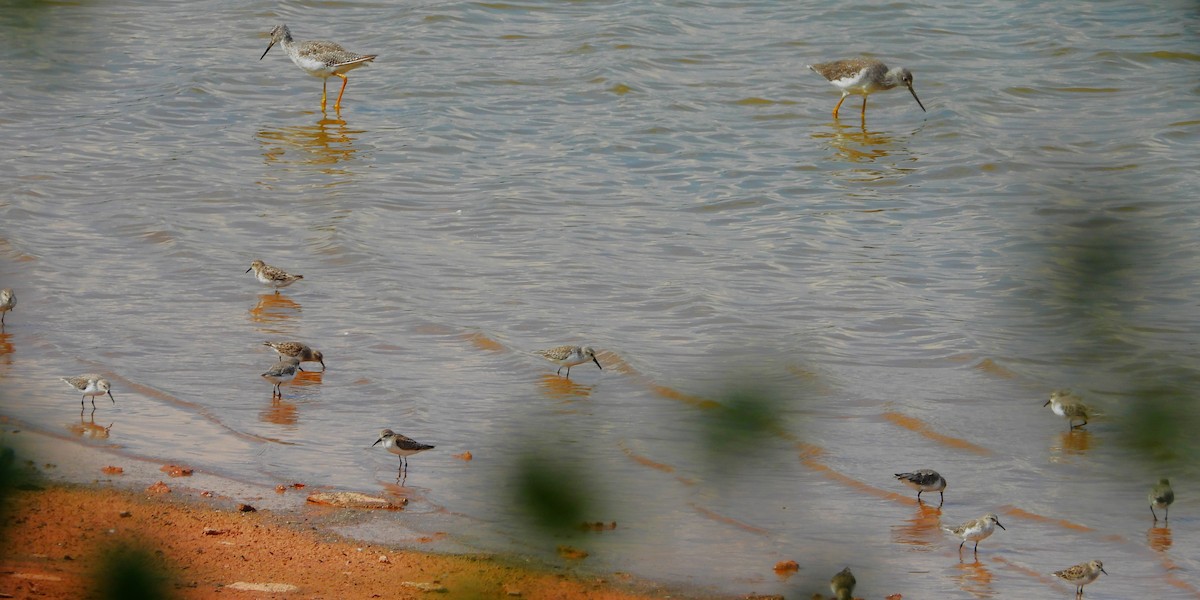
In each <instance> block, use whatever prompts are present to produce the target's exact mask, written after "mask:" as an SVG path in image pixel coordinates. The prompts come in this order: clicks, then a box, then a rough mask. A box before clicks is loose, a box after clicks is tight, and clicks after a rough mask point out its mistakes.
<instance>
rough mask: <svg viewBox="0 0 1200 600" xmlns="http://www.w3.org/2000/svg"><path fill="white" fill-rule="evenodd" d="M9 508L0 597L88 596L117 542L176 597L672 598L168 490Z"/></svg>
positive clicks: (78, 495)
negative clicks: (336, 532)
mask: <svg viewBox="0 0 1200 600" xmlns="http://www.w3.org/2000/svg"><path fill="white" fill-rule="evenodd" d="M9 508H10V509H11V510H10V511H9V512H8V513H7V514H8V518H7V523H6V524H5V527H4V531H3V534H2V535H3V536H4V538H5V539H4V542H3V543H4V550H3V552H0V554H2V555H3V556H0V598H63V599H71V600H75V599H77V598H80V597H87V596H89V593H88V592H89V590H91V589H93V588H94V584H93V581H92V576H93V575H92V574H93V571H94V569H95V565H96V564H98V563H99V562H100V555H99V553H100V552H102V551H103V550H104V549H105V548H109V547H112V546H113V545H115V544H118V543H127V544H128V543H133V544H139V545H141V547H143V548H145V549H147V550H148V551H149V552H150V553H152V554H153V555H155V556H156V559H157V560H156V561H155V562H156V563H158V564H159V565H166V567H165V568H166V569H167V571H168V573H169V579H168V587H170V588H172V590H173V597H175V598H224V599H239V598H246V599H249V598H256V599H257V598H296V599H300V598H347V599H350V598H388V599H389V600H398V599H406V598H412V599H416V598H447V599H449V598H505V599H531V598H532V599H538V598H546V599H550V598H561V599H566V600H576V599H582V598H588V599H596V600H609V599H611V600H642V599H651V598H664V597H667V592H666V591H664V590H651V591H633V590H630V589H628V588H631V587H633V584H632V579H631V578H629V577H627V576H624V575H614V576H613V577H612V578H611V580H604V579H598V578H592V579H586V578H579V577H575V576H571V575H563V574H556V573H553V572H551V571H550V570H549V569H544V570H538V569H535V568H529V567H524V566H521V567H518V566H515V565H513V564H507V563H506V562H505V561H503V560H501V559H496V558H491V557H483V556H446V555H432V554H425V553H421V552H415V551H408V550H396V549H392V548H387V547H384V546H379V545H371V544H359V543H355V542H353V541H349V540H345V539H342V538H337V537H336V536H333V535H330V534H327V533H319V532H317V531H314V530H313V528H312V527H307V528H304V529H302V528H301V527H302V525H298V524H288V523H286V522H285V519H287V518H289V517H288V516H287V515H273V514H271V513H268V512H266V511H263V512H250V513H241V512H237V511H236V510H234V509H232V508H230V509H227V510H220V509H215V508H210V507H207V506H203V505H202V504H200V503H199V502H197V501H195V500H188V499H181V498H176V497H174V496H173V495H171V494H163V495H153V496H152V495H149V494H146V493H140V494H139V493H134V492H128V491H121V490H114V489H102V488H83V487H74V486H59V485H50V486H48V487H46V488H45V489H38V490H33V491H18V492H16V493H15V494H14V496H13V497H12V505H11V506H10V507H9ZM290 518H292V519H294V520H296V519H297V516H296V515H291V516H290ZM510 562H511V561H510ZM236 582H246V583H252V584H268V583H280V584H289V585H292V586H296V588H298V589H296V590H294V591H290V592H269V591H240V590H238V589H236V588H235V587H230V586H231V585H232V584H234V583H236Z"/></svg>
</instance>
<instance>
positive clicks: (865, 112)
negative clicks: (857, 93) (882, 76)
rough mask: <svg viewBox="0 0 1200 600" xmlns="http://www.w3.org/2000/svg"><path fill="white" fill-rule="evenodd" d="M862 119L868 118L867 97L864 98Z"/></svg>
mask: <svg viewBox="0 0 1200 600" xmlns="http://www.w3.org/2000/svg"><path fill="white" fill-rule="evenodd" d="M862 118H864V119H865V118H867V97H866V96H863V107H862Z"/></svg>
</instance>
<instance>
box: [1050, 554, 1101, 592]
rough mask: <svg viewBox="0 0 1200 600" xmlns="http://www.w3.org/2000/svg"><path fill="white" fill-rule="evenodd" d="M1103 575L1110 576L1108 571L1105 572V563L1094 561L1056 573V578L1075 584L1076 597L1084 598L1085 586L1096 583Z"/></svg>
mask: <svg viewBox="0 0 1200 600" xmlns="http://www.w3.org/2000/svg"><path fill="white" fill-rule="evenodd" d="M1101 573H1104V574H1105V575H1108V571H1105V570H1104V563H1102V562H1100V561H1098V560H1092V561H1088V562H1086V563H1083V564H1081V565H1075V566H1073V567H1071V568H1069V569H1063V570H1061V571H1055V572H1054V576H1055V577H1058V578H1059V579H1062V580H1063V581H1067V582H1069V583H1072V584H1074V585H1075V586H1076V589H1075V597H1076V598H1082V597H1083V586H1085V585H1087V584H1089V583H1091V582H1093V581H1095V580H1096V578H1097V577H1099V576H1100V574H1101Z"/></svg>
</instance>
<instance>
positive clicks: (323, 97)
mask: <svg viewBox="0 0 1200 600" xmlns="http://www.w3.org/2000/svg"><path fill="white" fill-rule="evenodd" d="M328 81H329V80H328V79H322V80H321V112H325V84H326V83H327V82H328ZM275 291H277V292H278V291H279V290H275Z"/></svg>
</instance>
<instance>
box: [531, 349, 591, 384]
mask: <svg viewBox="0 0 1200 600" xmlns="http://www.w3.org/2000/svg"><path fill="white" fill-rule="evenodd" d="M534 353H535V354H537V355H538V356H541V357H542V358H544V359H546V360H548V361H550V362H552V363H555V364H557V365H558V370H557V371H555V372H554V374H555V375H558V374H559V373H561V372H562V370H563V367H566V368H567V378H568V379H569V378H570V377H571V367H574V366H575V365H582V364H583V363H585V362H587V361H589V360H590V361H592V362H594V363H596V366H597V367H600V361H598V360H596V351H595V350H592V349H591V348H590V347H588V346H582V347H581V346H555V347H553V348H550V349H549V350H536V351H534ZM600 369H601V370H603V369H604V367H600Z"/></svg>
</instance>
